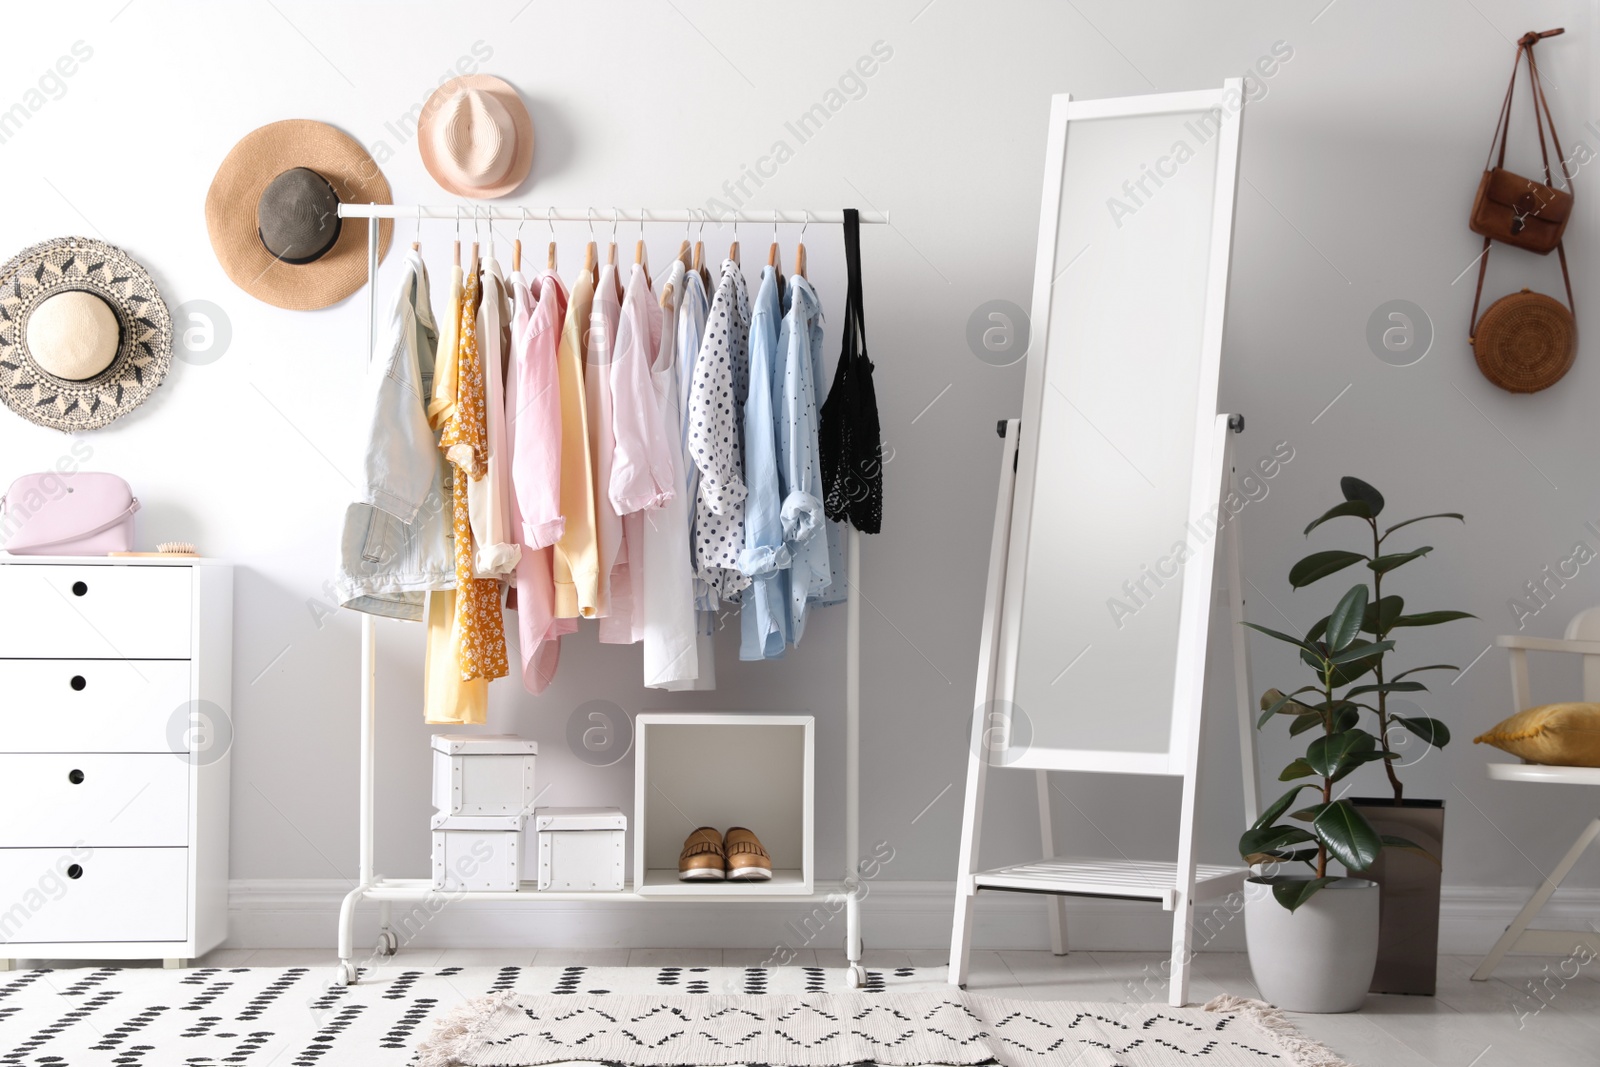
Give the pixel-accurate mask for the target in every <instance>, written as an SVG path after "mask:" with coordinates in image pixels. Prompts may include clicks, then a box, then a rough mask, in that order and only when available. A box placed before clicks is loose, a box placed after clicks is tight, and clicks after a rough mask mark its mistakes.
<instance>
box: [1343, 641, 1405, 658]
mask: <svg viewBox="0 0 1600 1067" xmlns="http://www.w3.org/2000/svg"><path fill="white" fill-rule="evenodd" d="M1393 647H1394V642H1393V641H1363V642H1362V643H1361V644H1359V645H1351V646H1350V647H1349V648H1346V649H1345V650H1344V651H1342V652H1337V653H1335V654H1333V655H1332V656H1329V657H1328V661H1329V662H1330V663H1335V664H1339V663H1353V662H1355V661H1356V660H1359V659H1365V658H1367V657H1369V656H1372V657H1376V656H1377V655H1378V654H1379V653H1382V652H1387V651H1389V650H1390V649H1391V648H1393Z"/></svg>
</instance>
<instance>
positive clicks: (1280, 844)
mask: <svg viewBox="0 0 1600 1067" xmlns="http://www.w3.org/2000/svg"><path fill="white" fill-rule="evenodd" d="M1314 840H1316V838H1314V837H1312V836H1311V831H1310V830H1302V829H1301V828H1300V827H1298V826H1262V827H1258V828H1254V829H1250V830H1246V831H1245V832H1244V833H1243V834H1241V835H1239V855H1240V856H1242V857H1243V858H1244V859H1245V861H1246V862H1247V863H1261V862H1264V861H1262V860H1251V859H1250V857H1251V856H1263V855H1265V856H1271V855H1272V854H1273V853H1275V852H1277V851H1278V850H1279V849H1283V848H1287V847H1288V846H1290V845H1300V844H1304V843H1305V842H1307V841H1314Z"/></svg>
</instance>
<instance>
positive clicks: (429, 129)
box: [417, 74, 533, 200]
mask: <svg viewBox="0 0 1600 1067" xmlns="http://www.w3.org/2000/svg"><path fill="white" fill-rule="evenodd" d="M417 147H418V148H419V149H420V150H421V152H422V163H423V165H424V166H425V167H427V168H428V173H429V174H431V175H433V180H434V181H436V182H438V183H439V184H440V185H441V186H442V187H443V188H444V190H445V191H446V192H449V193H453V194H455V195H456V196H466V197H471V198H473V199H475V200H491V199H493V198H495V197H498V196H505V195H506V194H508V193H510V192H512V191H513V190H515V189H516V187H517V186H519V185H521V184H522V182H523V180H524V179H526V178H527V176H528V171H529V170H531V169H532V167H533V120H532V119H531V118H529V117H528V109H527V107H526V105H524V104H523V102H522V97H521V96H520V95H518V93H517V90H516V88H515V87H514V86H512V85H511V84H510V83H509V82H506V81H504V80H502V79H500V78H496V77H494V76H492V75H489V74H471V75H468V76H466V77H462V78H454V79H452V80H450V81H447V82H445V83H444V84H443V85H441V86H440V87H439V88H438V89H436V90H435V91H434V94H433V95H432V96H430V97H429V98H428V102H427V103H426V104H424V105H423V107H422V117H421V119H419V120H418V122H417Z"/></svg>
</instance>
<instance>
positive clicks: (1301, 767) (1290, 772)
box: [1278, 759, 1317, 782]
mask: <svg viewBox="0 0 1600 1067" xmlns="http://www.w3.org/2000/svg"><path fill="white" fill-rule="evenodd" d="M1316 773H1317V772H1316V770H1315V769H1314V768H1313V767H1312V766H1311V764H1309V763H1307V762H1306V761H1305V760H1303V759H1297V760H1295V761H1294V762H1293V763H1291V764H1289V766H1287V767H1285V768H1284V769H1283V773H1282V774H1280V775H1278V781H1280V782H1292V781H1294V780H1295V779H1296V778H1308V777H1310V776H1311V775H1313V774H1316Z"/></svg>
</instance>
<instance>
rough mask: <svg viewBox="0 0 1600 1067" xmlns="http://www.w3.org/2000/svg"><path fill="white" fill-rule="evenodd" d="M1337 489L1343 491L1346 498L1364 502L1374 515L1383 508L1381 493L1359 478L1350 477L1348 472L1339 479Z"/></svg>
mask: <svg viewBox="0 0 1600 1067" xmlns="http://www.w3.org/2000/svg"><path fill="white" fill-rule="evenodd" d="M1339 489H1340V490H1341V491H1342V492H1343V493H1344V498H1345V499H1346V500H1360V501H1362V502H1363V503H1365V504H1366V505H1367V507H1368V508H1370V509H1372V514H1373V515H1374V516H1376V515H1377V514H1378V513H1379V512H1381V511H1382V510H1383V494H1382V493H1380V492H1378V491H1377V490H1376V489H1374V488H1372V486H1370V485H1368V484H1367V483H1366V482H1364V481H1362V480H1361V479H1360V478H1352V477H1351V476H1350V475H1348V474H1347V475H1345V476H1344V477H1343V478H1340V479H1339Z"/></svg>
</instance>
